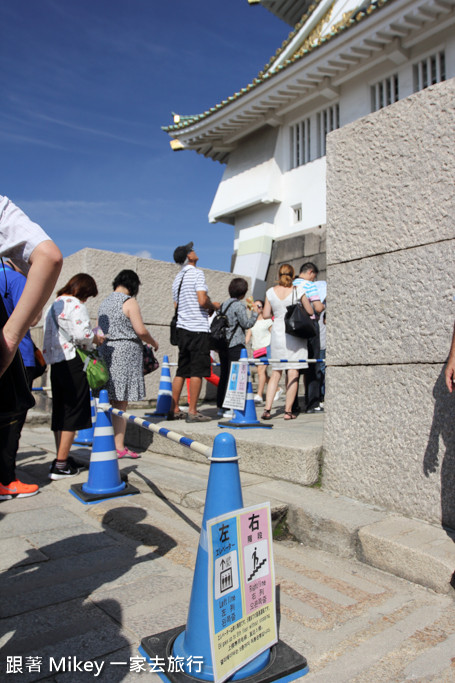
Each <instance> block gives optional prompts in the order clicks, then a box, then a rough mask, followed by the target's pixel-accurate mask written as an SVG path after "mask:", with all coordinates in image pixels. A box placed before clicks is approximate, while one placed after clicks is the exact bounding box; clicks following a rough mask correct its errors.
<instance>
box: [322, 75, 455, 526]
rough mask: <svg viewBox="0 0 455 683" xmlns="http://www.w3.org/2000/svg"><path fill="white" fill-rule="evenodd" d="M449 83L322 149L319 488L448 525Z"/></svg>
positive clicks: (452, 476)
mask: <svg viewBox="0 0 455 683" xmlns="http://www.w3.org/2000/svg"><path fill="white" fill-rule="evenodd" d="M454 180H455V79H452V80H450V81H447V82H444V83H440V84H437V85H434V86H431V87H429V88H427V89H426V90H423V91H421V92H418V93H416V94H414V95H412V96H411V97H408V98H406V99H403V100H401V101H399V102H397V103H396V104H394V105H392V106H389V107H386V108H385V109H382V110H381V111H379V112H376V113H374V114H371V115H369V116H366V117H364V118H362V119H360V120H358V121H356V122H355V123H353V124H350V125H348V126H345V127H343V128H341V129H340V130H338V131H335V132H334V133H331V134H330V135H329V136H328V139H327V280H328V316H327V364H328V368H327V393H326V428H325V436H324V470H323V486H324V488H326V489H327V490H333V491H337V492H339V493H341V494H345V495H347V496H350V497H353V498H357V499H360V500H363V501H367V502H369V503H373V504H377V505H380V506H383V507H385V508H388V509H390V510H392V511H396V512H399V513H402V514H405V515H408V516H410V517H416V518H419V519H422V520H426V521H429V522H442V523H443V524H445V525H447V526H449V527H451V528H455V486H454V485H455V394H452V395H451V394H449V392H448V391H447V389H446V388H445V384H444V376H443V374H444V364H445V360H446V358H447V354H448V349H449V346H450V340H451V335H452V328H453V322H454V318H455V303H454V301H453V295H454V293H455V277H454V276H455V273H454V263H455V192H454Z"/></svg>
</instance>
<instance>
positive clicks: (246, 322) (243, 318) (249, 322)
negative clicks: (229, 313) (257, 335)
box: [233, 301, 258, 330]
mask: <svg viewBox="0 0 455 683" xmlns="http://www.w3.org/2000/svg"><path fill="white" fill-rule="evenodd" d="M234 306H235V313H236V316H237V320H238V321H239V325H240V327H241V328H242V329H243V330H248V329H249V328H250V327H253V325H254V323H255V322H256V320H257V319H258V314H257V313H256V311H253V312H252V313H251V315H250V316H248V313H247V312H246V308H245V306H244V305H243V304H242V303H240V301H239V302H238V305H236V304H234ZM234 306H233V307H234Z"/></svg>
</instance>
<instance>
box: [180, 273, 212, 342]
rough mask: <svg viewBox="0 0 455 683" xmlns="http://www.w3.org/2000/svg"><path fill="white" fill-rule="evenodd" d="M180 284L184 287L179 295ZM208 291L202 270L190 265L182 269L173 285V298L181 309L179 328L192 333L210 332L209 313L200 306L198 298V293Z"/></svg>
mask: <svg viewBox="0 0 455 683" xmlns="http://www.w3.org/2000/svg"><path fill="white" fill-rule="evenodd" d="M182 278H183V282H182ZM180 282H182V287H181V289H180V295H179V286H180ZM207 291H208V289H207V285H206V283H205V276H204V273H203V271H202V270H201V269H200V268H196V267H195V266H191V265H189V264H188V265H186V266H184V267H183V268H182V269H181V271H180V272H179V273H178V275H176V277H175V280H174V282H173V285H172V298H173V300H174V302H175V303H178V307H179V309H178V318H177V327H181V328H182V329H184V330H190V331H191V332H208V331H209V314H208V311H207V310H206V309H205V308H201V306H199V301H198V298H197V292H207Z"/></svg>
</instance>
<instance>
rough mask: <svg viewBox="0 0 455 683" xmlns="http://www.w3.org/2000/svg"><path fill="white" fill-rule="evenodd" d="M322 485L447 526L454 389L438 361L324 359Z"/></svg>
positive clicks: (452, 508) (454, 481)
mask: <svg viewBox="0 0 455 683" xmlns="http://www.w3.org/2000/svg"><path fill="white" fill-rule="evenodd" d="M325 405H326V412H325V430H324V470H323V479H322V481H323V488H324V489H326V490H331V491H337V492H339V493H341V494H344V495H346V496H348V497H350V498H356V499H358V500H361V501H364V502H367V503H371V504H374V505H379V506H381V507H384V508H387V509H389V510H393V511H395V512H396V513H399V514H403V515H405V516H407V517H415V518H418V519H422V520H425V521H427V522H431V523H436V524H437V523H440V522H443V523H444V524H445V525H447V526H449V527H452V528H455V498H454V495H453V491H454V490H455V421H454V419H453V416H454V412H455V394H449V393H448V392H447V389H446V388H445V384H444V376H443V367H442V366H441V365H438V364H434V365H433V364H421V365H411V364H408V365H391V366H363V367H362V366H357V367H328V368H327V393H326V402H325Z"/></svg>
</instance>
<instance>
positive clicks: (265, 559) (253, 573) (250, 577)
mask: <svg viewBox="0 0 455 683" xmlns="http://www.w3.org/2000/svg"><path fill="white" fill-rule="evenodd" d="M266 562H267V558H266V557H264V559H263V560H262V562H259V564H258V566H257V567H256V569H254V570H253V571H252V572H251V574H250V575H249V577H248V579H247V580H248V581H251V579H252V578H253V576H254V575H255V574H257V573H258V571H259V570H260V568H261V567H262V565H263V564H265V563H266Z"/></svg>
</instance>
